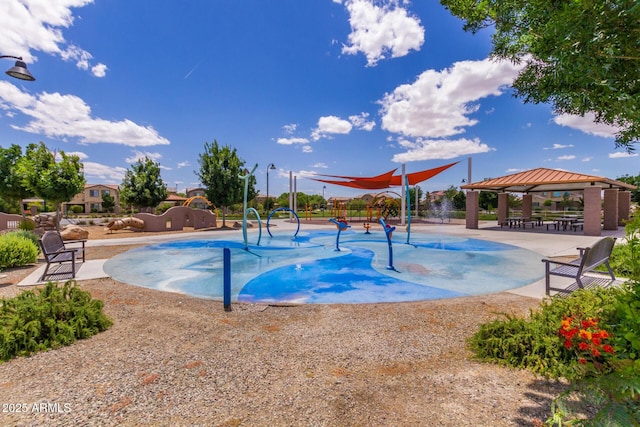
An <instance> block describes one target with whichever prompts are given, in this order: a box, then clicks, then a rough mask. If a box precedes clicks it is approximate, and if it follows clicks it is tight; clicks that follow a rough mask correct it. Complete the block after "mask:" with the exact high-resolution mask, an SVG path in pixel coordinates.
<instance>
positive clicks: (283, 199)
mask: <svg viewBox="0 0 640 427" xmlns="http://www.w3.org/2000/svg"><path fill="white" fill-rule="evenodd" d="M276 204H277V205H278V207H279V208H288V207H289V193H282V194H280V195H279V196H278V198H277V199H276Z"/></svg>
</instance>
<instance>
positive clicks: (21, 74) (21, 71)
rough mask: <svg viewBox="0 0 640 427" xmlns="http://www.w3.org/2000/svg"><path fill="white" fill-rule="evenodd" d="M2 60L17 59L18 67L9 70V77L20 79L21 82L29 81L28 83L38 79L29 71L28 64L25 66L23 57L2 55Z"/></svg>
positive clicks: (0, 56)
mask: <svg viewBox="0 0 640 427" xmlns="http://www.w3.org/2000/svg"><path fill="white" fill-rule="evenodd" d="M0 58H13V59H17V61H16V65H14V66H13V67H11V68H9V69H8V70H7V74H8V75H9V76H11V77H14V78H16V79H20V80H27V81H30V82H32V81H34V80H35V79H36V78H35V77H33V75H32V74H31V73H30V72H29V70H27V64H25V63H24V61H22V57H21V56H11V55H0Z"/></svg>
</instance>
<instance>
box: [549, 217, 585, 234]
mask: <svg viewBox="0 0 640 427" xmlns="http://www.w3.org/2000/svg"><path fill="white" fill-rule="evenodd" d="M581 220H582V219H581V218H580V217H579V216H578V215H566V216H562V217H560V218H556V219H555V222H556V224H557V226H556V230H560V227H562V230H566V229H567V228H569V227H571V225H572V224H574V223H576V222H578V221H581Z"/></svg>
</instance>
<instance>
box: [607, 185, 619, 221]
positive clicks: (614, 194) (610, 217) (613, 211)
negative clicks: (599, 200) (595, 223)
mask: <svg viewBox="0 0 640 427" xmlns="http://www.w3.org/2000/svg"><path fill="white" fill-rule="evenodd" d="M603 228H604V229H605V230H617V229H618V189H617V188H607V189H606V190H604V227H603Z"/></svg>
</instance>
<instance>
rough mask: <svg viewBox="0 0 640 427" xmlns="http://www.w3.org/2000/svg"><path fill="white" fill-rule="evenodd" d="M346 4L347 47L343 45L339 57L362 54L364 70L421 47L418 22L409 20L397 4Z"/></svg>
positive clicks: (370, 0) (355, 0)
mask: <svg viewBox="0 0 640 427" xmlns="http://www.w3.org/2000/svg"><path fill="white" fill-rule="evenodd" d="M375 3H381V2H379V1H374V0H346V1H345V2H344V4H345V7H346V8H347V11H348V12H349V24H350V25H351V34H349V44H347V45H343V47H342V53H345V54H348V55H357V54H358V53H363V54H364V55H365V56H366V58H367V66H375V65H376V64H377V63H378V61H380V60H381V59H384V58H385V57H387V56H389V55H390V56H391V57H392V58H398V57H402V56H405V55H407V54H408V53H409V51H411V50H416V51H417V50H419V49H420V47H421V46H422V44H423V43H424V28H423V27H422V25H420V19H418V18H417V17H415V16H411V15H410V14H409V13H408V12H407V10H406V9H404V8H402V7H400V6H399V1H398V0H386V1H384V2H382V4H381V5H380V6H378V5H376V4H375Z"/></svg>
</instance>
